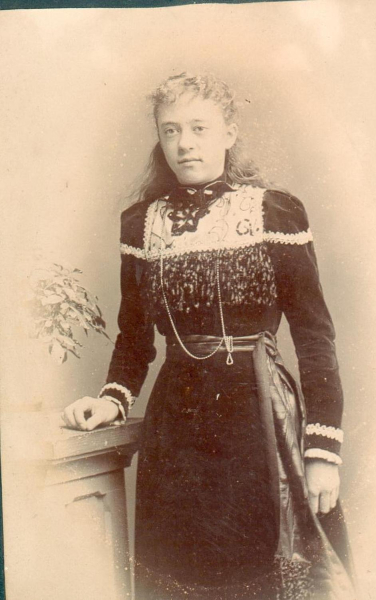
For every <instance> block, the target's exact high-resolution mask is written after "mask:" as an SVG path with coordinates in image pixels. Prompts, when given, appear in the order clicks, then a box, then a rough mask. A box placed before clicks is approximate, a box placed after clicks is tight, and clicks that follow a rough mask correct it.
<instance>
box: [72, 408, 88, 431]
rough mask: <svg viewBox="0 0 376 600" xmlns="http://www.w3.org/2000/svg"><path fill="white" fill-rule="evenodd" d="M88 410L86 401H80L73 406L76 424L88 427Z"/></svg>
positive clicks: (83, 427)
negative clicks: (85, 414)
mask: <svg viewBox="0 0 376 600" xmlns="http://www.w3.org/2000/svg"><path fill="white" fill-rule="evenodd" d="M86 410H87V406H86V405H85V403H80V404H78V405H76V406H75V407H74V408H73V416H74V419H75V421H76V426H77V427H79V428H80V429H86V427H87V421H86V419H85V416H84V413H85V411H86Z"/></svg>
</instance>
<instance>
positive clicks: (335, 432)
mask: <svg viewBox="0 0 376 600" xmlns="http://www.w3.org/2000/svg"><path fill="white" fill-rule="evenodd" d="M306 434H307V435H323V436H324V437H327V438H330V439H331V440H337V442H340V443H341V444H342V442H343V435H344V434H343V431H342V429H338V428H336V427H331V426H328V425H320V423H315V424H313V423H310V424H309V425H307V427H306Z"/></svg>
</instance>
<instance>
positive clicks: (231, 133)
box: [226, 123, 239, 150]
mask: <svg viewBox="0 0 376 600" xmlns="http://www.w3.org/2000/svg"><path fill="white" fill-rule="evenodd" d="M238 132H239V127H238V126H237V124H236V123H231V125H228V126H227V132H226V137H227V140H226V142H227V143H226V149H227V150H230V148H232V147H233V145H234V144H235V142H236V139H237V137H238Z"/></svg>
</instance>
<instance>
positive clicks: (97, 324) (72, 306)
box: [30, 263, 111, 364]
mask: <svg viewBox="0 0 376 600" xmlns="http://www.w3.org/2000/svg"><path fill="white" fill-rule="evenodd" d="M80 275H82V271H80V269H76V268H70V267H67V266H63V265H61V264H57V263H52V264H51V265H48V267H42V268H37V269H35V270H34V271H33V273H32V274H31V276H30V285H31V288H32V300H31V313H32V331H31V336H32V337H34V338H37V339H39V340H40V341H41V342H43V343H44V344H46V346H47V347H48V351H49V353H50V354H51V357H52V358H53V360H54V361H55V362H56V363H58V364H62V363H63V362H65V361H66V360H67V358H68V353H71V354H73V355H74V356H76V357H77V358H80V354H79V348H80V347H82V344H81V343H80V342H79V340H77V339H76V337H75V333H76V331H79V330H83V331H84V332H85V334H86V335H88V332H89V331H90V330H93V331H96V332H97V333H99V334H101V335H104V336H105V337H106V338H107V339H110V338H109V337H108V335H107V333H106V332H105V328H106V323H105V321H104V320H103V317H102V312H101V310H100V308H99V306H98V298H97V297H96V296H94V295H93V294H91V293H90V292H89V291H88V290H87V289H86V288H85V287H83V286H82V285H81V284H80ZM110 341H111V340H110Z"/></svg>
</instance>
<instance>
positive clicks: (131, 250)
mask: <svg viewBox="0 0 376 600" xmlns="http://www.w3.org/2000/svg"><path fill="white" fill-rule="evenodd" d="M120 252H121V254H132V255H133V256H135V257H136V258H146V253H145V250H141V249H140V248H135V247H134V246H128V244H120Z"/></svg>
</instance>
